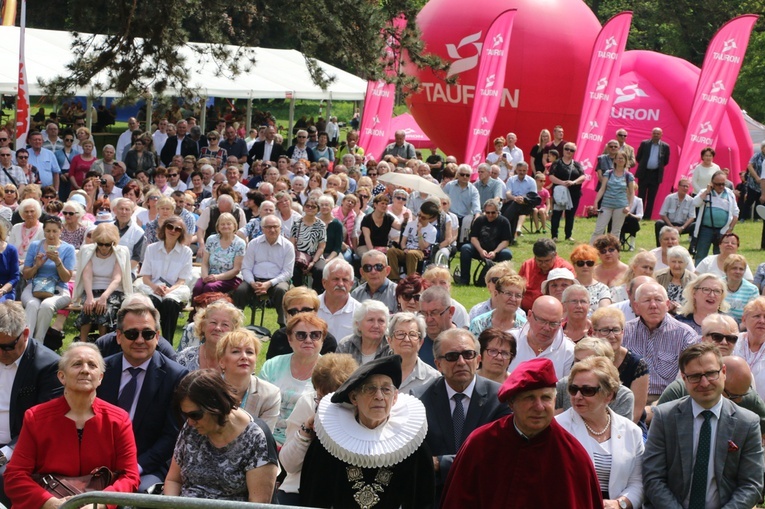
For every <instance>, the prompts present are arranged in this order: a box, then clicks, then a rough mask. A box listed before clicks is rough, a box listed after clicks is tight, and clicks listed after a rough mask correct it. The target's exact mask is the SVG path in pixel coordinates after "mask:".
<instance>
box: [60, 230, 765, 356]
mask: <svg viewBox="0 0 765 509" xmlns="http://www.w3.org/2000/svg"><path fill="white" fill-rule="evenodd" d="M641 226H642V230H641V231H640V233H639V234H638V236H637V242H636V244H637V245H636V249H640V248H643V249H653V248H654V247H656V246H655V243H654V234H653V228H654V226H653V222H652V221H643V222H642V223H641ZM548 227H549V225H548ZM561 227H562V225H561ZM594 228H595V219H594V218H593V219H584V218H577V219H576V222H575V224H574V238H575V239H577V241H583V242H589V238H590V235H591V233H592V231H593V229H594ZM548 231H549V230H548ZM736 233H737V234H738V235H739V237H741V249H739V253H740V254H742V255H744V256H745V257H746V259H747V261H748V262H749V266H750V267H751V268H752V272H754V270H755V269H756V268H757V266H758V265H759V264H760V263H763V262H765V251H762V250H760V247H759V246H760V237H761V234H762V223H760V222H756V223H752V222H746V223H743V224H739V225H738V226H736ZM548 235H549V233H548ZM541 237H543V235H542V234H525V235H524V236H523V237H521V238H520V239H519V241H518V245H517V246H515V247H514V248H513V263H514V264H515V266H516V268H518V267H520V264H521V263H523V261H524V260H527V259H529V258H531V257H532V251H531V248H532V245H533V243H534V242H535V241H536V240H537V239H539V238H541ZM687 241H688V237H687V236H683V237H682V242H683V245H685V246H686V247H687ZM575 245H576V244H575V243H572V242H567V241H561V242H559V243H558V254H559V255H561V256H562V257H564V258H566V259H568V257H569V255H570V254H571V250H572V249H573V248H574V246H575ZM633 254H634V253H628V252H624V253H622V257H621V259H622V261H623V262H625V263H627V262H629V260H630V259H631V257H632V256H633ZM474 263H475V262H474ZM458 264H459V256H458V257H457V258H455V259H454V260H453V262H452V269H454V268H455V267H457V266H458ZM473 267H475V265H473ZM452 297H454V298H455V299H457V300H458V301H459V302H461V303H462V304H463V305H464V306H465V308H466V309H467V310H468V311H469V310H470V308H471V307H473V306H474V305H475V304H477V303H479V302H482V301H484V300H486V299H487V298H488V294H487V290H486V288H476V287H473V286H454V287H452ZM251 313H252V311H251V310H250V309H246V310H245V324H246V325H249V323H250V317H251ZM73 321H74V316H72V317H70V319H69V320H67V326H66V328H65V333H66V340H65V345H66V344H68V343H69V342H71V341H72V340H73V339H74V338H75V337H77V336H78V332H79V331H77V330H76V329H75V328H74V326H73V325H72V323H73ZM259 323H260V315H259V314H258V316H257V320H256V322H255V324H256V325H259ZM185 324H186V315H181V318H180V319H179V321H178V329H177V331H176V334H175V337H174V338H173V344H174V345H177V344H178V342H179V341H180V339H181V333H182V327H183V326H184V325H185ZM263 325H264V326H265V327H267V328H268V329H269V330H271V331H272V332H273V331H274V330H276V329H277V328H278V326H277V324H276V311H274V310H273V309H267V310H266V314H265V318H264V320H263ZM264 359H265V348H264V351H263V352H261V356H260V362H261V363H262V362H263V361H264Z"/></svg>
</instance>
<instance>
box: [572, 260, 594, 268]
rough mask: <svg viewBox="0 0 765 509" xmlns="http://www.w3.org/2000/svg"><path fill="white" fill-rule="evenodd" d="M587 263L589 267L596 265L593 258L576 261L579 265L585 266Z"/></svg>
mask: <svg viewBox="0 0 765 509" xmlns="http://www.w3.org/2000/svg"><path fill="white" fill-rule="evenodd" d="M585 265H586V266H588V267H594V266H595V262H594V261H592V260H577V262H576V266H577V267H584V266H585Z"/></svg>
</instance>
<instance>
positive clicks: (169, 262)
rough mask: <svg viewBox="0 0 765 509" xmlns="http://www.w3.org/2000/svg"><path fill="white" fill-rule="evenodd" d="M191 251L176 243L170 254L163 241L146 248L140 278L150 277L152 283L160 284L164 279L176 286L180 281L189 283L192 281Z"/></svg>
mask: <svg viewBox="0 0 765 509" xmlns="http://www.w3.org/2000/svg"><path fill="white" fill-rule="evenodd" d="M191 259H192V254H191V249H189V248H188V246H183V245H181V244H180V243H178V242H176V244H175V247H173V249H172V250H171V251H170V252H169V253H168V252H167V251H166V250H165V243H164V242H163V241H161V240H160V241H159V242H155V243H154V244H150V245H149V246H148V247H147V248H146V254H145V255H144V258H143V265H142V266H141V273H140V274H138V276H139V277H140V276H149V277H150V278H151V282H152V283H154V284H159V283H160V282H161V281H160V279H164V280H165V281H167V282H168V283H170V284H171V285H174V284H175V283H176V281H178V280H179V279H183V280H184V281H186V282H187V283H188V282H189V281H190V280H191Z"/></svg>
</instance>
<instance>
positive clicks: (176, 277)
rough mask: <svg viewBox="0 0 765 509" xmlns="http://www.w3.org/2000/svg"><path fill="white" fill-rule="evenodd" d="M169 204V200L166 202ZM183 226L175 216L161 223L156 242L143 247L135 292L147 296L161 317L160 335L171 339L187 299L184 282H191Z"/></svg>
mask: <svg viewBox="0 0 765 509" xmlns="http://www.w3.org/2000/svg"><path fill="white" fill-rule="evenodd" d="M170 201H172V200H170ZM186 235H187V233H186V225H185V224H184V223H183V220H182V219H181V218H180V217H178V216H172V215H171V216H170V217H168V218H167V219H165V220H164V221H163V222H162V225H161V227H160V229H159V231H158V232H157V237H158V239H159V240H158V241H157V242H154V243H153V244H150V245H149V246H148V247H147V248H146V254H145V256H144V259H143V265H142V266H141V272H140V273H139V274H138V276H139V277H140V278H141V282H140V283H138V284H137V285H136V289H137V290H138V291H140V292H141V293H143V294H145V295H148V296H149V298H151V300H152V302H153V303H154V307H156V308H157V309H158V310H159V313H160V316H161V317H162V320H161V324H162V335H163V336H164V337H166V338H172V337H174V336H175V328H176V326H177V325H178V316H179V315H180V313H181V310H182V309H183V306H184V304H185V303H186V302H188V301H189V299H190V298H191V290H190V289H189V287H188V286H187V285H186V281H188V280H189V279H191V261H192V256H193V255H192V254H191V249H189V247H188V246H186V245H185V240H186Z"/></svg>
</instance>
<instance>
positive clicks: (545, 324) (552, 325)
mask: <svg viewBox="0 0 765 509" xmlns="http://www.w3.org/2000/svg"><path fill="white" fill-rule="evenodd" d="M530 316H533V317H534V320H536V322H537V323H538V324H539V325H541V326H542V327H548V328H550V329H557V328H558V327H560V322H551V321H549V320H544V319H542V318H539V317H538V316H537V315H535V314H534V312H533V311H532V312H531V313H530Z"/></svg>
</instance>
